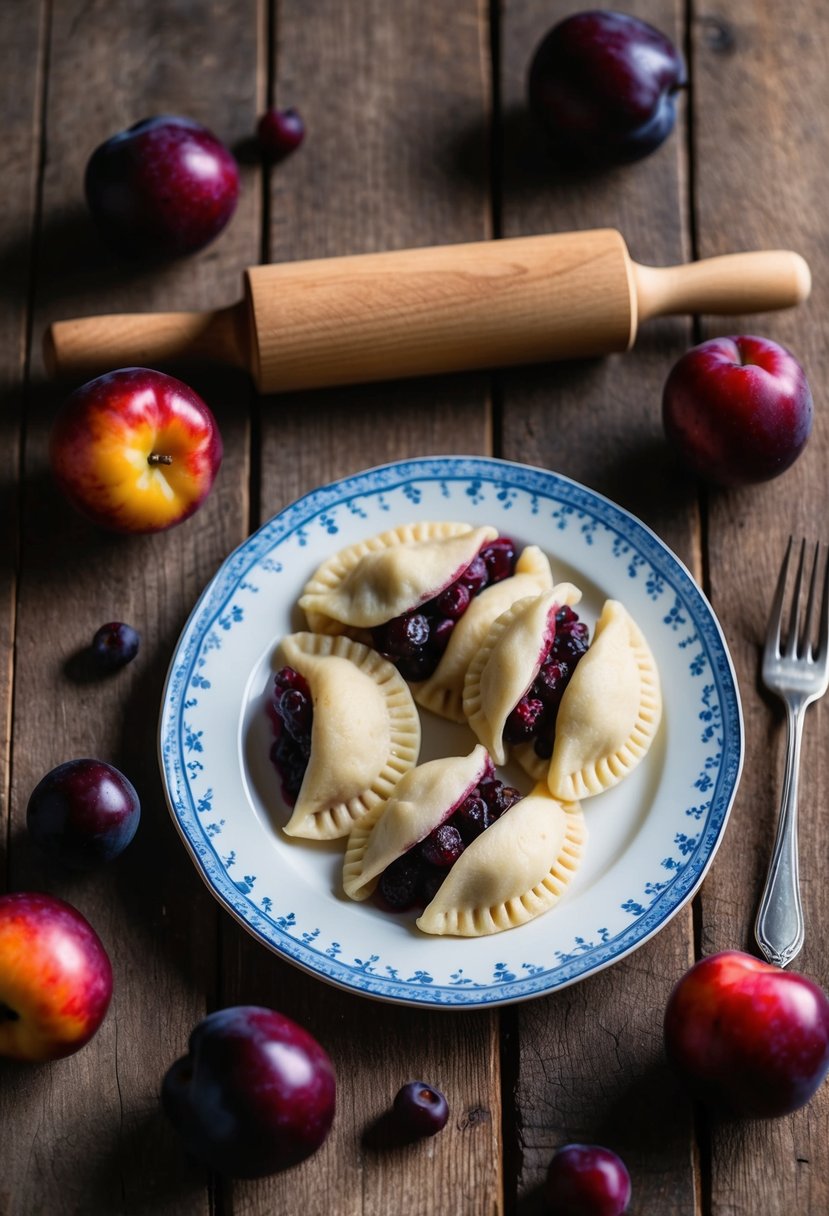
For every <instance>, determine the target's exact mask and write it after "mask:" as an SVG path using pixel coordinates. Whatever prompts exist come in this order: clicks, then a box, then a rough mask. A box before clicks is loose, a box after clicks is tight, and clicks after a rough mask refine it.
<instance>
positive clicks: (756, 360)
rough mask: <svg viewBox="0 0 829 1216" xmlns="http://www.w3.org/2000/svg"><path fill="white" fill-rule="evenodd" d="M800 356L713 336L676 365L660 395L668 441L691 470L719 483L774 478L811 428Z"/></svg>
mask: <svg viewBox="0 0 829 1216" xmlns="http://www.w3.org/2000/svg"><path fill="white" fill-rule="evenodd" d="M812 413H813V404H812V393H811V390H810V388H809V384H808V381H807V380H806V375H805V372H804V371H803V368H802V367H801V366H800V364H799V363H798V361H797V359H796V358H795V357H794V355H793V354H792V353H791V351H789V350H786V348H785V347H783V346H780V345H779V343H777V342H772V341H771V340H770V339H768V338H758V337H753V336H745V335H741V336H738V337H726V338H711V339H709V340H708V341H707V342H702V343H700V344H699V346H693V347H692V348H691V349H690V350H689V351H686V353H685V354H684V355H683V356H682V357H681V358H680V359H679V360H678V361H677V362H676V363H675V364H674V366H673V368H672V369H671V372H670V375H669V376H668V379H667V380H666V382H665V388H664V390H663V394H662V418H663V423H664V426H665V433H666V435H667V437H668V440H669V441H670V442H671V443H672V444H673V445H674V447H675V448H676V449H677V451H678V452H679V454H680V456H681V458H682V459H683V461H684V462H685V464H686V465H687V466H688V467H689V468H690V469H691V471H692V472H694V473H696V474H697V475H698V476H700V477H703V478H705V479H706V480H708V481H711V482H715V483H716V484H718V485H722V486H740V485H749V484H750V483H752V482H759V481H766V480H768V479H769V478H771V477H777V476H778V475H779V474H780V473H782V472H784V471H785V470H786V469H788V468H789V466H790V465H791V464H793V463H794V461H795V460H796V459H797V457H798V456H799V455H800V453H801V452H802V451H803V448H804V447H805V446H806V441H807V440H808V438H809V435H810V434H811V430H812Z"/></svg>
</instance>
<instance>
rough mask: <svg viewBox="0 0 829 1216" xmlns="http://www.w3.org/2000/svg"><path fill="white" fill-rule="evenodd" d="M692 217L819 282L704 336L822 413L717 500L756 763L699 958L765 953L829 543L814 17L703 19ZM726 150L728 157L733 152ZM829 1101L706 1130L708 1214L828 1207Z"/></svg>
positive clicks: (716, 550)
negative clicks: (786, 620)
mask: <svg viewBox="0 0 829 1216" xmlns="http://www.w3.org/2000/svg"><path fill="white" fill-rule="evenodd" d="M693 7H694V10H695V19H694V23H693V29H692V33H693V48H694V61H695V122H694V132H695V158H696V163H697V166H698V168H697V174H696V211H697V226H698V230H699V247H700V253H701V254H711V253H718V252H720V251H721V250H722V249H723V248H724V247H725V246H726V245H730V246H736V245H738V244H739V245H742V246H744V247H748V246H750V245H752V244H754V242H755V241H763V242H774V243H779V242H784V243H785V244H787V245H789V246H791V247H792V248H795V249H799V250H800V252H801V253H803V254H804V256H805V257H806V258H807V260H808V261H809V262H810V264H811V266H812V273H813V277H814V284H815V286H814V291H813V294H812V298H811V300H810V301H809V303H808V304H807V305H804V307H803V308H801V309H799V310H798V311H797V312H796V313H792V314H787V315H780V316H768V317H763V318H761V319H758V318H743V319H740V318H737V319H736V320H734V321H732V322H729V324H728V327H727V328H723V327H722V326H721V325H717V326H715V325H713V324H706V325H705V328H704V336H706V337H708V336H712V335H713V334H716V333H724V332H725V333H757V334H762V335H764V336H766V337H769V338H772V339H775V340H776V341H779V342H782V343H783V344H784V345H786V346H788V347H789V348H790V349H791V350H792V351H793V352H794V353H795V354H796V355H797V357H798V358H799V359H800V361H801V363H802V364H803V366H804V369H805V370H806V374H807V377H808V379H809V382H810V384H811V387H812V392H813V395H814V399H815V406H816V414H815V426H814V431H813V434H812V438H811V440H810V441H809V444H808V446H807V448H806V450H805V452H804V453H803V455H802V456H801V458H800V459H799V460H798V461H797V463H796V464H795V465H794V466H793V467H792V468H791V469H790V470H788V471H787V472H786V473H785V474H784V475H783V476H782V477H780V478H778V479H776V480H775V481H772V482H768V483H766V484H764V485H761V486H754V487H751V488H749V489H745V490H740V491H731V492H719V493H716V492H712V493H711V495H710V500H709V506H708V516H709V554H710V569H711V595H712V597H713V601H714V605H715V607H716V609H717V612H718V615H719V617H720V620H721V622H722V625H723V628H724V630H725V634H726V637H727V638H728V641H729V645H730V647H731V651H732V655H733V657H734V661H735V665H736V667H737V672H738V676H739V680H740V687H741V690H742V697H743V709H744V713H745V723H746V763H745V768H744V771H743V779H742V782H741V786H740V791H739V794H738V797H737V800H736V803H735V806H734V811H733V813H732V821H731V824H730V826H729V829H728V832H727V833H726V837H725V840H724V843H723V846H722V849H721V852H720V854H719V856H718V858H717V862H716V865H715V866H714V867H713V869H712V871H711V875H710V877H709V879H708V880H707V881H706V884H705V887H704V889H703V899H702V948H703V951H704V952H705V953H710V952H711V951H714V950H717V949H723V948H726V947H733V946H736V947H740V948H745V949H749V950H754V945H753V940H752V925H753V920H754V915H755V912H756V907H757V902H758V900H759V897H760V892H761V888H762V883H763V878H764V875H765V870H766V867H767V865H768V861H769V857H770V855H771V846H772V839H773V833H774V829H775V824H776V820H777V809H778V805H779V798H780V790H781V782H782V773H783V751H784V734H785V730H784V722H783V714H782V707H781V706H780V705H779V704H778V703H777V702H775V701H774V700H773V699H772V698H771V697H769V696H768V694H766V693H764V692H763V691H761V689H760V687H759V658H760V647H761V645H762V640H763V637H764V635H765V628H766V620H767V614H768V611H769V607H770V603H771V596H772V590H773V587H774V583H775V581H776V577H777V571H778V569H779V565H780V562H781V561H782V558H783V553H784V550H785V545H786V540H787V537H788V535H789V533H794V534H795V535H798V536H807V537H809V538H811V539H812V540H815V541H816V540H818V539H820V540H823V541H824V542H826V541H827V540H829V531H827V524H826V521H827V517H829V486H827V481H826V472H825V471H826V464H827V458H829V432H827V427H826V421H825V417H824V415H823V410H822V403H823V401H824V400H825V398H826V394H827V387H829V386H827V370H826V359H825V347H826V326H825V317H826V310H827V305H829V288H827V283H828V282H829V248H827V242H826V233H825V226H824V225H823V222H822V215H823V210H824V203H823V200H824V199H825V197H826V191H827V187H829V166H827V161H826V155H825V142H824V140H825V129H824V126H823V123H822V122H821V120H820V117H819V116H820V115H821V114H823V113H825V112H826V108H827V105H829V81H827V74H826V51H825V45H824V43H823V39H822V38H821V37H819V36H816V32H817V31H818V30H820V29H822V28H823V22H824V19H825V12H824V9H823V6H822V5H821V4H820V3H818V2H817V0H814V2H812V3H804V4H802V5H798V6H797V8H796V10H795V9H793V10H792V12H791V13H790V14H789V16H788V18H787V20H786V21H785V22H781V20H780V11H779V8H778V7H777V6H776V5H775V4H773V3H770V2H768V0H738V2H737V3H735V4H731V5H729V6H728V10H727V16H723V17H722V18H720V17H716V18H714V17H712V16H711V15H710V14H709V13H708V12H707V11H706V10H705V9H704V8H703V7H702V6H699V5H694V6H693ZM724 141H727V147H726V144H725V142H724ZM827 715H829V705H828V704H827V702H826V701H825V700H824V701H822V702H819V703H818V704H817V705H816V706H814V707H812V708H811V709H810V710H809V716H808V718H807V721H806V736H805V741H804V752H803V760H802V786H801V790H802V792H801V809H800V820H801V832H800V844H801V865H802V874H801V879H802V891H803V901H804V910H805V916H806V944H805V946H804V949H803V952H802V954H801V955H800V956H799V957H798V958H797V959H796V960H795V962H794V963H793V964H792V968H791V969H792V970H796V971H801V972H805V973H806V974H809V975H812V976H813V977H815V978H816V979H817V980H818V981H819V982H820V983H821V984H822V985H823V986H824V988H825V987H826V986H827V983H829V893H828V892H827V885H826V881H825V872H824V870H825V865H824V863H825V856H826V837H827V830H829V806H828V805H827V781H829V741H827V731H826V727H827V721H828V720H829V718H828V717H827ZM828 1118H829V1092H827V1089H826V1086H824V1087H823V1089H822V1090H821V1091H820V1092H819V1093H818V1095H817V1096H816V1098H815V1099H814V1101H813V1102H812V1103H811V1105H810V1106H809V1108H808V1109H807V1110H805V1111H801V1112H799V1113H797V1114H795V1115H793V1116H791V1117H789V1118H787V1119H783V1120H775V1121H774V1122H771V1123H765V1124H761V1123H755V1124H749V1125H744V1126H740V1125H738V1126H733V1125H727V1124H722V1125H720V1124H714V1126H713V1127H712V1129H711V1140H712V1142H711V1169H712V1175H711V1211H712V1213H715V1214H720V1213H726V1212H728V1213H731V1212H749V1211H752V1210H756V1206H757V1196H758V1195H760V1194H761V1195H762V1196H763V1202H762V1206H763V1211H764V1212H766V1213H768V1214H769V1216H778V1214H779V1213H787V1212H794V1211H797V1212H820V1211H825V1210H827V1208H829V1136H827V1119H828Z"/></svg>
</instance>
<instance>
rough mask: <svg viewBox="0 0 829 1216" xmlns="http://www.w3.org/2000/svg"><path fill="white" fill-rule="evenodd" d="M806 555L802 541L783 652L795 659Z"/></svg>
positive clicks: (784, 654)
mask: <svg viewBox="0 0 829 1216" xmlns="http://www.w3.org/2000/svg"><path fill="white" fill-rule="evenodd" d="M805 555H806V541H805V539H804V540H803V541H802V543H801V545H800V561H799V562H798V563H797V576H796V578H795V580H794V592H793V594H792V609H791V612H790V614H789V631H788V634H787V636H786V649H785V651H784V652H783V656H784V658H787V659H793V658H794V657H795V655H796V653H797V624H798V617H799V615H800V593H801V591H802V589H803V559H804V557H805Z"/></svg>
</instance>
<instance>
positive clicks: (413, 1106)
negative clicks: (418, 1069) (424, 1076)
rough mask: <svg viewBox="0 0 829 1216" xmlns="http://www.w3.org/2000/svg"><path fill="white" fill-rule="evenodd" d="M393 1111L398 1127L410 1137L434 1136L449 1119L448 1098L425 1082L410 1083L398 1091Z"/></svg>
mask: <svg viewBox="0 0 829 1216" xmlns="http://www.w3.org/2000/svg"><path fill="white" fill-rule="evenodd" d="M392 1110H393V1113H394V1118H395V1122H396V1123H397V1126H398V1127H399V1128H400V1130H401V1131H403V1132H405V1133H407V1134H408V1135H410V1136H418V1137H419V1136H434V1135H436V1134H437V1133H438V1132H439V1131H442V1130H443V1128H444V1127H446V1121H447V1119H448V1118H449V1104H448V1103H447V1101H446V1098H445V1097H444V1095H443V1094H442V1093H441V1092H440V1090H439V1089H435V1088H434V1086H432V1085H427V1084H426V1083H425V1081H409V1082H408V1083H407V1084H406V1085H404V1086H403V1087H402V1089H400V1090H398V1092H397V1095H396V1096H395V1099H394V1106H393V1108H392Z"/></svg>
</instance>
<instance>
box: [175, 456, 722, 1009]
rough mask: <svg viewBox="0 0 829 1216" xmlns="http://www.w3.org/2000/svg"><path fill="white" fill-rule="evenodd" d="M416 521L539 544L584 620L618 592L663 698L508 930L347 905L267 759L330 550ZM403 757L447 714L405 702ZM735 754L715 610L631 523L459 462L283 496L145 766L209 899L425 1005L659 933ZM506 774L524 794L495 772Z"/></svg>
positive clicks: (358, 986) (504, 473)
mask: <svg viewBox="0 0 829 1216" xmlns="http://www.w3.org/2000/svg"><path fill="white" fill-rule="evenodd" d="M418 519H451V520H463V521H467V522H469V523H471V524H480V523H490V524H493V525H494V526H495V527H497V528H498V529H499V531H501V532H503V533H506V534H508V535H510V536H513V537H514V538H515V539H516V540H517V541H519V542H521V543H524V544H529V543H533V544H537V545H540V546H541V547H542V548H543V549H544V550H545V551H546V552H547V554H548V555H549V557H550V560H551V563H552V566H553V574H554V577H555V578H556V580H557V581H560V580H562V579H569V580H571V581H572V582H574V583H576V584H577V585H578V586H579V587H580V588H581V589H582V591H583V593H584V599H583V600H582V603H581V605H580V607H579V613H580V615H581V616H582V617H583V618H584V619H585V620H587V621H588V623H589V624H590V626H591V629H592V626H593V624H594V623H595V620H596V619H597V617H598V614H599V612H600V611H601V607H602V604H603V602H604V600H605V598H608V597H612V598H615V599H619V600H621V601H622V602H623V603H624V604H625V606H626V607H627V608H628V610H629V611H630V612H631V613H632V615H633V616H634V618H635V619H636V621H637V622H638V624H639V625H640V627H641V628H642V630H643V631H644V633H645V636H646V637H647V638H648V641H649V642H650V645H651V647H652V649H653V652H654V654H655V656H656V660H657V663H658V665H659V669H660V672H661V676H662V687H663V695H664V702H665V712H664V717H663V722H662V726H661V728H660V732H659V735H658V737H657V739H656V741H655V743H654V745H653V747H652V749H651V751H650V752H649V754H648V756H647V757H646V758H645V760H644V761H643V762H642V763H641V764H640V765H639V767H638V768H637V769H636V770H634V772H633V773H632V774H631V775H630V776H629V777H627V778H626V779H625V780H624V781H623V782H621V784H620V785H618V786H616V787H615V788H614V789H612V790H609V791H607V792H605V793H604V794H600V795H598V796H597V797H595V798H591V799H588V800H586V801H585V802H584V804H583V805H584V811H585V817H586V820H587V825H588V830H589V840H588V844H587V848H586V854H585V860H584V863H583V866H582V868H581V870H580V871H579V873H578V874H577V876H576V878H575V879H574V881H573V883H572V884H571V886H570V887H569V888H568V891H567V892H566V894H565V896H564V898H563V899H562V901H561V902H560V904H559V905H558V906H557V907H556V908H554V909H552V910H551V911H550V912H548V913H547V914H546V915H544V916H541V917H538V918H537V919H536V920H534V921H532V922H530V923H529V924H527V925H523V926H521V927H520V928H518V929H512V930H508V931H506V932H504V933H498V934H495V935H493V936H490V937H483V938H472V939H469V938H435V937H429V936H426V935H424V934H422V933H420V932H419V931H418V930H417V929H416V928H415V927H414V916H412V917H408V916H395V915H390V914H387V913H384V912H382V911H380V910H379V909H377V908H375V907H374V906H373V904H372V903H371V902H370V901H369V902H367V903H353V902H351V901H350V900H348V899H347V898H346V897H345V896H344V895H343V894H342V891H341V888H340V873H341V866H342V856H343V849H344V843H345V842H344V841H340V842H332V843H330V844H311V843H308V842H302V841H297V840H291V839H289V838H288V837H286V836H284V834H283V833H282V832H281V831H280V827H279V825H280V824H281V823H284V822H285V821H286V819H287V814H288V812H287V808H285V807H284V805H283V804H282V802H281V797H280V794H279V790H278V782H277V780H276V777H275V774H274V772H273V769H272V767H271V764H270V760H269V757H268V750H269V746H270V739H271V736H270V727H269V724H268V723H267V722H266V719H265V714H264V710H263V704H264V692H265V689H266V686H267V684H268V677H269V674H270V672H271V661H272V655H273V651H274V647H275V645H276V643H277V641H278V640H279V638H280V637H281V636H282V635H284V634H286V633H289V632H291V631H293V630H295V629H298V628H303V621H302V619H301V616H300V614H299V612H298V609H297V607H296V602H297V597H298V595H299V593H300V591H301V589H302V587H303V585H304V583H305V581H306V579H307V578H308V576H309V575H310V574H311V573H312V572H313V570H314V569H315V568H316V567H317V565H318V564H319V563H320V562H321V561H322V560H324V559H325V558H326V557H328V556H330V554H331V553H332V552H334V551H335V550H337V549H340V548H342V547H343V546H345V545H347V544H350V543H352V542H353V541H356V540H358V539H361V538H364V537H368V536H371V535H373V534H375V533H377V532H380V531H384V530H386V529H387V528H391V527H394V526H395V525H397V524H401V523H407V522H411V521H414V520H418ZM421 716H422V720H423V727H424V729H423V734H424V746H423V749H422V752H421V759H429V758H431V757H432V756H435V755H439V754H444V755H446V754H466V753H467V752H468V751H469V750H470V748H471V747H472V744H473V743H474V739H473V737H472V735H471V733H470V732H469V731H468V730H467V728H466V727H463V726H455V725H452V724H448V723H446V722H443V721H441V720H439V719H437V718H434V717H432V715H430V714H428V713H425V712H422V714H421ZM742 756H743V725H742V714H741V710H740V702H739V695H738V690H737V685H736V680H735V676H734V670H733V667H732V664H731V660H730V657H729V655H728V651H727V649H726V645H725V641H724V639H723V636H722V632H721V630H720V627H719V625H718V623H717V620H716V618H715V616H714V614H713V611H712V609H711V607H710V606H709V604H708V603H707V601H706V600H705V598H704V597H703V595H702V593H701V592H700V591H699V589H698V587H697V586H696V584H695V583H694V581H693V580H692V578H691V576H690V575H689V573H688V572H687V570H686V569H685V568H684V566H682V564H681V563H680V562H679V561H678V560H677V558H676V557H675V556H674V555H673V554H672V553H671V552H670V550H669V549H668V548H667V547H666V546H665V545H664V544H663V543H662V541H660V540H659V539H658V537H656V536H655V535H654V533H653V532H651V531H650V530H649V529H648V528H646V527H645V525H644V524H642V523H641V522H640V521H638V520H637V519H635V518H634V517H633V516H632V515H630V514H629V513H628V512H626V511H624V510H622V509H621V508H620V507H618V506H616V505H614V504H613V503H612V502H610V501H608V500H607V499H605V498H602V497H601V496H600V495H598V494H595V493H594V492H592V491H591V490H588V489H586V488H585V487H584V486H580V485H578V484H576V483H575V482H572V481H569V480H567V479H566V478H563V477H560V476H557V475H556V474H554V473H550V472H546V471H544V470H541V469H533V468H528V467H526V466H523V465H516V464H509V463H506V462H504V461H498V460H486V459H478V458H473V457H469V458H436V459H424V460H413V461H407V462H405V463H398V464H392V465H387V466H384V467H382V468H377V469H371V470H369V471H368V472H365V473H360V474H358V475H357V476H355V477H350V478H347V479H346V480H344V481H340V482H337V483H336V484H334V485H330V486H325V487H323V488H322V489H319V490H316V491H314V492H313V493H312V494H309V495H307V496H306V497H305V498H302V499H300V500H299V501H298V502H296V503H294V504H293V505H292V506H290V507H288V508H286V510H284V511H282V512H281V513H280V514H279V515H277V516H275V517H274V518H273V519H272V520H270V521H269V522H268V523H267V524H265V525H264V526H263V527H262V528H260V530H259V531H258V532H256V533H255V534H254V535H253V536H251V537H250V538H249V539H248V540H247V541H245V543H244V544H243V545H241V546H240V548H238V549H237V550H236V551H235V553H233V554H231V556H230V557H229V558H228V559H227V561H226V562H225V563H224V565H223V566H222V567H221V568H220V570H219V572H218V573H217V575H216V576H215V578H214V579H213V580H212V582H211V583H210V584H209V585H208V587H207V588H206V590H205V591H204V593H203V595H202V596H201V598H200V600H199V602H198V603H197V604H196V607H195V608H194V610H193V613H192V614H191V617H190V620H189V621H188V623H187V625H186V627H185V629H184V632H183V633H182V636H181V638H180V640H179V643H178V646H177V648H176V651H175V654H174V656H173V660H172V663H171V666H170V671H169V674H168V677H167V684H166V687H165V691H164V698H163V703H162V711H161V723H160V758H161V769H162V774H163V778H164V782H165V787H166V791H167V798H168V801H169V805H170V810H171V812H172V815H173V818H174V820H175V823H176V825H177V827H178V829H179V831H180V833H181V835H182V837H183V839H184V842H185V844H186V845H187V847H188V849H189V850H190V853H191V855H192V857H193V860H194V861H195V863H196V866H197V867H198V869H199V870H200V872H201V874H202V877H203V878H204V880H205V881H206V883H207V884H208V886H209V887H210V889H211V890H212V891H213V893H214V894H215V896H216V898H217V899H218V900H219V902H220V903H222V904H223V905H224V906H225V908H227V909H228V911H230V912H231V913H232V914H233V915H234V916H235V917H236V918H237V919H238V920H239V921H241V923H242V924H243V925H244V926H245V927H246V928H247V929H249V930H250V932H251V933H252V934H253V935H254V936H255V937H257V938H258V939H259V940H260V941H261V942H263V943H264V944H265V945H266V946H268V947H270V948H271V949H272V950H274V951H275V952H276V953H277V954H279V955H281V956H283V957H284V958H287V959H290V960H291V961H292V962H294V963H296V964H297V965H298V966H300V967H302V968H304V969H305V970H307V971H309V972H311V973H312V974H314V975H316V976H318V977H319V978H320V979H323V980H327V981H329V982H331V983H333V984H336V985H338V986H340V987H342V988H345V989H348V990H349V991H352V992H356V993H361V994H363V995H365V996H371V997H379V998H382V999H385V1000H390V1001H397V1002H402V1003H406V1004H413V1005H426V1006H435V1007H440V1008H447V1007H450V1008H451V1007H463V1008H474V1007H476V1006H484V1005H495V1004H503V1003H507V1002H513V1001H519V1000H525V999H527V998H530V997H535V996H540V995H542V994H543V993H547V992H550V991H552V990H554V989H556V988H560V987H563V986H564V985H567V984H571V983H573V982H575V981H577V980H580V979H584V978H585V976H588V975H591V974H593V973H594V972H596V971H598V970H600V969H601V968H603V967H607V966H609V965H610V964H611V963H614V962H616V961H617V960H618V959H620V958H622V957H623V956H624V955H626V954H628V953H630V951H631V950H634V949H635V948H636V947H637V946H640V945H641V944H642V943H643V942H644V941H646V940H647V939H648V938H649V937H651V936H652V935H653V934H654V933H656V932H657V931H658V930H659V929H661V928H662V927H663V926H664V925H665V924H666V923H667V921H668V920H669V919H670V918H671V917H672V916H673V915H674V914H675V913H676V912H677V911H678V910H679V909H680V908H681V907H682V905H683V904H684V903H686V902H687V900H689V899H690V898H691V896H692V895H693V893H694V891H695V890H696V889H697V887H698V886H699V884H700V882H701V881H702V879H703V876H704V874H705V872H706V870H707V868H708V866H709V864H710V862H711V860H712V858H713V856H714V853H715V851H716V848H717V846H718V844H719V842H720V839H721V837H722V834H723V831H724V828H725V824H726V820H727V817H728V812H729V810H730V807H731V803H732V801H733V798H734V794H735V792H736V788H737V783H738V780H739V776H740V769H741V765H742ZM507 773H508V776H509V779H510V780H511V781H512V782H513V783H514V784H517V785H519V786H522V788H523V789H525V790H526V789H527V788H528V785H527V780H526V778H524V777H522V776H520V775H519V773H518V772H517V771H516V770H514V769H508V770H507Z"/></svg>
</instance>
